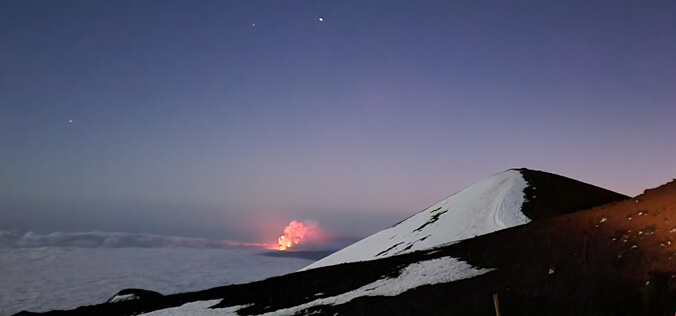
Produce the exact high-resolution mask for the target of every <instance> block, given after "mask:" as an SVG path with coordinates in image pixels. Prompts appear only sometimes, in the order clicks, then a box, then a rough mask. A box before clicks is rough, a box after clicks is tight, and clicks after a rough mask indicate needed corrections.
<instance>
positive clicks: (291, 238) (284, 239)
mask: <svg viewBox="0 0 676 316" xmlns="http://www.w3.org/2000/svg"><path fill="white" fill-rule="evenodd" d="M316 228H317V224H316V223H308V222H306V223H305V224H303V223H301V222H299V221H291V222H290V223H289V225H286V227H284V235H282V236H279V238H278V239H277V243H278V245H279V248H278V249H279V250H282V251H283V250H287V249H289V248H291V247H293V246H294V245H298V244H299V243H300V242H301V241H303V239H304V238H306V237H307V234H308V232H310V231H311V230H314V229H316Z"/></svg>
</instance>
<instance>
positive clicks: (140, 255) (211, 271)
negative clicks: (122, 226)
mask: <svg viewBox="0 0 676 316" xmlns="http://www.w3.org/2000/svg"><path fill="white" fill-rule="evenodd" d="M265 253H268V250H266V249H263V248H259V247H247V245H246V244H242V243H238V242H230V241H210V240H206V239H200V238H185V237H170V236H158V235H147V234H129V233H109V232H89V233H52V234H36V233H33V232H26V233H20V232H16V231H3V232H0V315H12V314H14V313H17V312H19V311H21V310H30V311H37V312H44V311H49V310H54V309H71V308H75V307H78V306H82V305H90V304H97V303H103V302H105V301H106V300H107V299H108V298H109V297H111V296H112V295H114V294H115V293H117V292H118V291H120V290H122V289H125V288H143V289H147V290H153V291H157V292H160V293H162V294H170V293H178V292H186V291H197V290H203V289H207V288H211V287H216V286H221V285H227V284H233V283H243V282H250V281H255V280H261V279H265V278H268V277H272V276H276V275H282V274H286V273H289V272H293V271H296V270H298V269H300V268H303V267H305V266H307V265H309V264H310V263H312V262H313V261H312V260H308V259H303V258H293V257H281V258H280V257H272V256H265V255H262V254H265Z"/></svg>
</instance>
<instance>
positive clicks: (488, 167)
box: [0, 0, 676, 242]
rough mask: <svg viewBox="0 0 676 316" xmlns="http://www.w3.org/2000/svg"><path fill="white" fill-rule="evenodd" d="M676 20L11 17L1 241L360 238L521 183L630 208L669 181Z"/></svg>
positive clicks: (425, 7) (152, 7) (411, 12)
mask: <svg viewBox="0 0 676 316" xmlns="http://www.w3.org/2000/svg"><path fill="white" fill-rule="evenodd" d="M674 16H676V2H674V1H668V0H663V1H662V0H656V1H649V2H637V1H633V0H632V1H623V0H612V1H594V2H590V1H446V0H445V1H392V0H387V1H370V0H369V1H361V0H360V1H302V0H294V1H290V0H289V1H287V0H284V1H172V0H161V1H153V0H148V1H16V0H10V1H1V2H0V230H7V229H20V230H34V231H41V232H51V231H92V230H102V231H123V232H141V233H156V234H170V235H183V236H191V237H206V238H222V239H233V240H243V241H251V242H266V241H270V240H274V239H275V238H276V237H277V236H278V235H279V234H280V233H281V230H282V229H283V227H284V225H285V224H286V223H288V222H289V221H291V220H293V219H298V220H315V221H317V222H318V223H319V226H320V227H322V228H323V229H324V230H325V231H326V232H327V233H330V234H333V235H335V236H348V237H361V236H365V235H368V234H370V233H373V232H375V231H377V230H380V229H382V228H385V227H387V226H389V225H391V224H393V223H394V222H396V221H398V220H400V219H402V218H404V217H407V216H408V215H410V214H412V213H414V212H417V211H419V210H422V209H424V208H425V207H427V206H428V205H430V204H433V203H435V202H436V201H438V200H441V199H443V198H445V197H447V196H449V195H451V194H453V193H455V192H456V191H458V190H460V189H462V188H464V187H466V186H468V185H471V184H473V183H474V182H477V181H479V180H481V179H483V178H486V177H489V176H490V175H492V174H494V173H497V172H501V171H503V170H505V169H508V168H513V167H528V168H533V169H541V170H545V171H549V172H553V173H558V174H562V175H565V176H568V177H572V178H575V179H579V180H582V181H585V182H588V183H592V184H595V185H599V186H603V187H606V188H609V189H611V190H615V191H618V192H621V193H625V194H629V195H636V194H639V193H641V192H642V190H643V189H645V188H647V187H655V186H658V185H660V184H663V183H665V182H667V181H669V180H671V179H672V178H673V177H676V162H675V161H676V160H675V157H676V140H675V135H676V58H674V56H676V19H675V18H674ZM320 17H322V18H323V21H322V22H320V21H319V18H320ZM69 120H72V123H71V122H69Z"/></svg>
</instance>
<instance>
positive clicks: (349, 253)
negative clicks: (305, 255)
mask: <svg viewBox="0 0 676 316" xmlns="http://www.w3.org/2000/svg"><path fill="white" fill-rule="evenodd" d="M527 186H528V184H527V182H526V180H525V179H524V177H523V176H522V174H521V172H519V170H507V171H505V172H502V173H499V174H496V175H494V176H492V177H490V178H488V179H485V180H483V181H481V182H478V183H476V184H474V185H472V186H470V187H468V188H466V189H464V190H462V191H460V192H458V193H456V194H455V195H453V196H451V197H449V198H447V199H445V200H443V201H441V202H439V203H437V204H434V205H432V206H430V207H429V208H427V209H425V210H423V211H422V212H420V213H417V214H415V215H413V216H411V217H409V218H407V219H406V220H404V221H402V222H400V223H398V224H396V225H394V226H392V227H390V228H387V229H385V230H382V231H380V232H378V233H375V234H373V235H371V236H369V237H367V238H365V239H362V240H360V241H358V242H356V243H354V244H352V245H350V246H348V247H346V248H344V249H342V250H340V251H338V252H336V253H334V254H332V255H330V256H328V257H326V258H324V259H322V260H319V261H317V262H315V263H313V264H311V265H309V266H307V267H305V268H304V269H303V270H306V269H314V268H318V267H323V266H329V265H334V264H340V263H345V262H355V261H364V260H372V259H378V258H384V257H389V256H394V255H397V254H401V253H405V252H411V251H416V250H423V249H429V248H432V247H436V246H439V245H442V244H447V243H450V242H455V241H458V240H463V239H467V238H472V237H474V236H479V235H483V234H488V233H491V232H494V231H498V230H501V229H504V228H508V227H514V226H518V225H522V224H525V223H528V222H529V221H530V219H529V218H528V217H527V216H526V215H524V214H523V213H522V212H521V205H522V204H523V202H524V189H525V188H526V187H527Z"/></svg>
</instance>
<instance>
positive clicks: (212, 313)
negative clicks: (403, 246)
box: [140, 300, 249, 316]
mask: <svg viewBox="0 0 676 316" xmlns="http://www.w3.org/2000/svg"><path fill="white" fill-rule="evenodd" d="M220 301H221V300H209V301H197V302H192V303H187V304H183V305H181V306H179V307H173V308H167V309H162V310H158V311H154V312H150V313H147V314H140V315H146V316H184V315H191V316H216V315H218V316H238V314H237V311H238V310H240V309H242V308H244V307H247V306H249V305H237V306H230V307H228V308H219V309H210V308H209V307H211V306H214V305H216V304H218V303H219V302H220Z"/></svg>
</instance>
